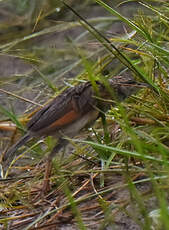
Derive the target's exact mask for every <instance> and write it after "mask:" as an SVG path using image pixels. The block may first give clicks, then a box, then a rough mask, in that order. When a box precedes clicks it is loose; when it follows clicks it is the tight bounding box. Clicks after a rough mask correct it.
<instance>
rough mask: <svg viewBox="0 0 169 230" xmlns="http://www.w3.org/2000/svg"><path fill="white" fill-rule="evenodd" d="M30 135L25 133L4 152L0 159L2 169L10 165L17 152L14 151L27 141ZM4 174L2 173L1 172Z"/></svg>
mask: <svg viewBox="0 0 169 230" xmlns="http://www.w3.org/2000/svg"><path fill="white" fill-rule="evenodd" d="M31 138H32V137H31V136H30V134H29V133H27V134H25V135H24V136H23V137H21V138H20V139H19V140H18V141H17V142H16V144H14V145H13V146H11V147H10V148H9V149H8V151H7V152H6V153H5V155H4V156H3V159H2V166H1V168H2V167H3V171H4V170H5V168H7V166H9V165H10V163H11V162H12V160H13V159H14V157H15V156H17V155H18V154H17V153H16V151H17V149H18V148H20V147H21V146H22V145H24V144H25V143H26V142H27V141H29V140H30V139H31ZM1 174H2V172H1ZM3 175H4V173H3ZM1 176H2V175H1Z"/></svg>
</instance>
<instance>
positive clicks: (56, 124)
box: [27, 82, 96, 132]
mask: <svg viewBox="0 0 169 230" xmlns="http://www.w3.org/2000/svg"><path fill="white" fill-rule="evenodd" d="M92 95H93V90H92V87H91V84H90V83H89V82H87V83H84V84H80V85H78V86H75V87H73V88H70V89H68V90H65V91H64V92H63V93H62V94H60V95H59V96H57V97H56V98H55V99H53V101H51V102H50V103H49V104H47V105H46V106H44V107H43V108H42V109H40V110H39V111H38V112H37V113H36V114H35V115H33V117H32V118H31V120H30V121H29V122H28V125H27V128H28V130H29V131H31V132H38V131H40V130H44V129H45V128H48V127H51V128H60V127H63V126H65V125H67V124H69V123H72V122H74V121H75V120H77V119H78V118H79V117H80V116H81V115H82V114H85V113H87V112H89V111H90V110H91V109H92V105H93V103H95V101H96V99H95V98H93V96H92Z"/></svg>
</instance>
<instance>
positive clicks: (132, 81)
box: [126, 80, 136, 85]
mask: <svg viewBox="0 0 169 230" xmlns="http://www.w3.org/2000/svg"><path fill="white" fill-rule="evenodd" d="M126 83H127V84H131V85H132V84H135V83H136V82H135V81H134V80H129V81H127V82H126Z"/></svg>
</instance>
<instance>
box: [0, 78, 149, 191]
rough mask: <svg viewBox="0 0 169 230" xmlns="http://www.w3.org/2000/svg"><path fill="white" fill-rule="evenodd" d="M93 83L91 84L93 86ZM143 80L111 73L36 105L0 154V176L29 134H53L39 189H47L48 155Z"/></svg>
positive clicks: (143, 85) (123, 97)
mask: <svg viewBox="0 0 169 230" xmlns="http://www.w3.org/2000/svg"><path fill="white" fill-rule="evenodd" d="M94 86H95V87H94ZM145 86H147V84H146V83H142V82H138V81H136V80H135V79H134V78H133V77H131V76H130V77H126V76H113V77H111V78H109V79H108V80H107V84H104V83H103V82H102V81H99V80H98V81H95V82H94V85H93V84H92V83H91V82H90V81H87V82H84V83H80V84H78V85H76V86H74V87H70V88H68V89H66V90H64V91H63V92H62V93H61V94H59V95H58V96H56V97H55V98H54V99H53V100H52V101H50V102H49V103H48V104H46V105H45V106H44V107H42V108H40V109H39V110H38V111H37V112H36V113H35V114H34V115H33V116H32V118H31V119H30V120H29V121H28V123H27V132H26V134H25V135H24V136H23V137H21V139H19V140H18V141H17V142H16V143H15V144H14V145H13V146H12V147H10V148H9V149H8V150H7V152H6V153H5V154H4V156H3V160H2V163H1V165H2V170H1V176H3V177H4V175H5V171H6V169H7V168H8V167H9V165H10V163H11V161H12V159H14V157H16V156H17V155H18V153H17V150H18V149H19V148H20V147H21V146H23V145H24V144H25V143H27V142H28V141H30V140H31V139H33V138H44V137H47V136H54V137H56V138H57V139H58V141H57V144H56V145H55V146H54V148H53V149H52V151H51V152H50V153H49V155H48V156H47V163H46V169H45V176H44V184H43V191H44V193H46V192H47V191H49V190H50V185H49V184H50V182H49V180H50V179H49V178H50V174H51V170H52V159H53V158H54V157H55V155H56V154H57V153H58V152H59V151H60V150H61V149H62V148H63V147H65V146H66V145H67V144H68V143H69V141H68V139H66V138H65V137H69V138H73V137H75V136H76V135H77V134H79V133H80V131H81V130H82V129H83V128H84V127H86V126H91V125H92V124H93V123H94V122H95V121H96V120H97V119H98V118H99V117H100V116H101V113H105V112H106V111H107V110H108V109H109V108H110V107H111V106H115V103H117V102H121V101H123V100H125V99H126V98H128V97H129V96H131V95H132V94H134V93H136V92H137V91H138V90H139V89H140V88H142V87H145Z"/></svg>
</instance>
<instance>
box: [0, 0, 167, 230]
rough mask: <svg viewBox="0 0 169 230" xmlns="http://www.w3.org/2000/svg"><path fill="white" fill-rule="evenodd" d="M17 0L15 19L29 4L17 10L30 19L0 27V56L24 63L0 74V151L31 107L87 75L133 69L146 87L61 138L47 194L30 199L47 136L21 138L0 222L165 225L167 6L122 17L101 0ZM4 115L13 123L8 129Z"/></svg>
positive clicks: (144, 7) (144, 5)
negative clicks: (65, 143)
mask: <svg viewBox="0 0 169 230" xmlns="http://www.w3.org/2000/svg"><path fill="white" fill-rule="evenodd" d="M2 2H4V1H2ZM23 2H24V3H25V4H22V5H20V8H19V5H18V7H17V8H16V9H17V11H16V12H15V14H16V15H17V16H18V18H20V19H23V16H22V13H21V12H24V10H25V9H31V10H30V13H28V14H26V16H27V17H28V18H29V17H30V15H34V17H32V21H31V20H30V21H29V20H28V21H29V23H30V24H29V25H25V27H24V25H22V27H23V28H22V32H20V33H19V32H18V31H17V26H18V21H16V22H15V21H13V24H11V25H10V24H7V23H6V24H5V23H4V24H3V26H2V24H0V30H4V28H5V33H4V34H2V36H1V38H0V49H1V56H2V57H6V56H8V57H13V58H14V57H17V58H18V59H19V60H22V61H23V60H24V62H25V63H26V64H27V65H28V67H29V68H28V70H27V71H23V73H22V74H15V73H14V74H12V75H11V74H9V75H8V72H7V71H6V73H5V75H4V76H2V77H0V89H2V90H1V92H3V94H2V100H1V101H2V104H1V105H0V113H1V122H0V128H1V130H2V132H1V139H0V143H1V150H2V152H3V151H4V150H5V149H6V148H7V145H9V144H12V143H14V142H15V141H16V139H18V136H20V135H22V133H21V132H20V131H21V130H23V126H24V125H25V123H26V121H27V120H28V119H29V118H30V117H31V115H32V111H34V110H35V108H37V103H38V104H40V105H42V104H44V103H46V102H47V101H48V100H50V99H52V98H53V97H54V96H56V95H58V94H59V93H60V92H61V91H62V90H63V89H64V88H66V87H69V86H71V85H74V84H76V83H78V82H82V81H85V80H88V79H89V80H90V81H91V82H92V84H93V86H95V82H94V81H95V80H96V79H102V80H104V79H106V77H111V76H113V75H117V74H118V75H121V74H132V75H133V76H134V77H135V78H137V79H138V80H140V81H144V82H146V83H148V84H149V85H150V87H149V88H147V89H144V90H141V91H140V92H139V93H138V94H137V95H134V96H132V97H131V98H129V99H128V100H126V101H125V102H124V103H121V104H117V105H116V107H112V108H111V110H110V111H109V112H108V113H107V114H106V119H104V116H103V117H102V119H100V120H98V121H97V122H96V124H95V125H94V127H93V128H92V129H89V130H86V131H84V132H82V133H81V134H79V136H78V137H76V138H75V139H73V140H70V142H71V143H72V145H73V150H72V149H69V150H67V151H66V152H65V155H66V156H63V155H64V154H58V155H57V156H56V158H55V160H54V162H53V163H54V167H53V174H52V177H51V184H52V188H51V192H50V193H49V194H47V195H46V196H45V198H44V199H40V198H39V199H38V200H35V201H34V198H35V197H36V195H37V193H38V191H39V188H40V185H41V182H42V181H43V174H44V165H45V162H44V161H42V160H40V159H42V158H44V155H46V154H47V153H49V152H50V150H51V148H52V146H53V144H54V143H55V140H53V139H52V138H47V139H46V140H44V141H40V142H39V141H38V140H35V141H33V142H31V143H29V147H28V148H27V149H26V153H29V154H23V155H24V156H23V157H21V159H20V160H22V162H20V161H18V163H17V162H15V163H16V165H17V167H16V169H15V171H14V172H15V173H16V174H15V175H16V176H13V177H12V178H8V179H1V180H0V181H1V185H0V197H1V202H0V205H1V219H0V224H1V227H2V228H3V229H8V228H9V229H16V228H18V229H35V227H36V228H37V227H38V228H39V229H40V228H44V229H45V228H46V229H47V228H49V226H50V227H51V228H52V227H54V226H59V227H66V226H68V227H69V228H70V229H71V228H72V229H75V228H78V229H92V227H93V226H94V227H95V228H96V229H105V228H106V226H115V227H118V228H119V229H120V226H121V225H120V223H121V222H123V221H124V223H125V226H137V227H139V228H140V229H147V230H149V229H153V228H154V229H168V228H169V213H168V206H169V205H168V180H169V179H168V178H169V160H168V154H169V148H168V146H169V144H168V142H169V115H168V114H169V106H168V105H169V91H168V83H169V78H168V65H169V59H168V53H169V51H168V42H169V36H168V34H169V30H168V28H169V20H168V17H169V11H168V3H167V2H166V1H163V0H161V1H160V3H159V1H151V2H152V4H150V3H149V1H142V2H139V3H138V4H139V6H140V7H141V8H139V10H138V12H137V13H136V14H135V16H134V17H132V18H130V19H129V18H128V17H126V16H125V17H124V16H123V14H122V13H119V12H118V11H117V10H116V8H115V7H112V6H110V5H107V4H106V3H105V1H101V0H96V1H84V3H83V5H80V4H75V2H73V1H72V5H69V6H71V7H68V6H67V5H63V4H61V3H60V2H57V3H55V2H52V1H51V2H50V3H49V2H48V1H46V2H45V1H44V2H43V1H42V2H43V3H41V4H40V5H39V6H37V5H36V4H35V5H34V6H33V5H32V6H31V7H30V6H29V7H30V8H29V7H28V5H27V1H23ZM94 2H95V5H93V6H92V3H94ZM121 4H122V3H121ZM123 4H124V5H125V4H127V3H123ZM123 4H122V5H123ZM96 6H97V7H99V9H102V11H105V12H106V16H104V17H98V18H97V17H96V18H92V19H84V16H83V11H84V9H89V8H90V7H96ZM56 7H60V8H59V9H60V12H59V16H57V14H56V13H54V12H55V9H56ZM67 7H68V8H67ZM88 7H89V8H88ZM128 7H129V6H128ZM71 11H73V13H72V12H71ZM64 12H67V15H66V16H65V15H64ZM10 14H11V12H10V13H9V15H10ZM53 18H54V19H53ZM60 18H61V19H62V21H61V22H60ZM49 19H50V20H49ZM56 19H57V20H58V19H59V22H58V21H57V22H56V21H55V20H56ZM67 21H69V22H67ZM117 21H118V22H123V25H124V27H125V32H126V34H125V33H124V34H120V35H116V36H111V37H110V36H109V37H108V36H107V33H105V32H104V31H106V32H107V30H109V28H110V26H111V23H112V22H117ZM5 25H6V26H5ZM20 26H21V25H20ZM11 28H13V30H11ZM30 28H31V29H30ZM32 28H33V31H32ZM76 30H77V31H78V30H80V33H77V32H76V33H75V35H74V34H73V36H74V38H72V37H71V36H70V35H69V33H68V32H67V31H72V33H74V31H76ZM9 31H13V32H12V33H13V36H11V32H9ZM54 32H57V34H61V33H63V32H64V33H65V34H66V35H65V36H67V37H66V39H65V40H64V42H62V43H61V41H62V40H63V39H62V38H61V39H58V38H57V39H58V40H56V38H55V36H54ZM49 35H50V36H49ZM43 36H44V37H43ZM45 36H49V37H47V38H49V39H46V37H45ZM42 38H44V40H43V39H42ZM20 65H22V62H21V63H20ZM128 69H129V70H130V72H129V73H128ZM105 74H106V77H105V76H104V75H105ZM4 90H6V91H7V92H8V94H6V93H5V91H4ZM15 95H16V96H15ZM27 99H29V100H30V101H31V102H32V103H30V101H29V100H27ZM33 103H34V104H33ZM21 105H22V106H23V108H21ZM16 108H18V111H17V109H16ZM24 113H25V114H24ZM8 121H12V122H13V123H15V125H16V127H17V128H16V129H15V131H14V132H12V134H11V133H10V134H9V135H8V133H7V132H6V123H7V122H8ZM10 124H11V123H10V122H9V127H8V129H10ZM11 130H13V126H11ZM20 133H21V134H20ZM39 144H41V145H39ZM69 152H70V153H73V154H68V153H69ZM32 158H34V159H32ZM157 211H158V215H156V214H154V215H155V216H152V213H156V212H157ZM118 216H120V219H118ZM128 218H129V219H130V221H131V222H128ZM38 228H37V229H38ZM122 229H125V228H122ZM126 229H127V228H126Z"/></svg>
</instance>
